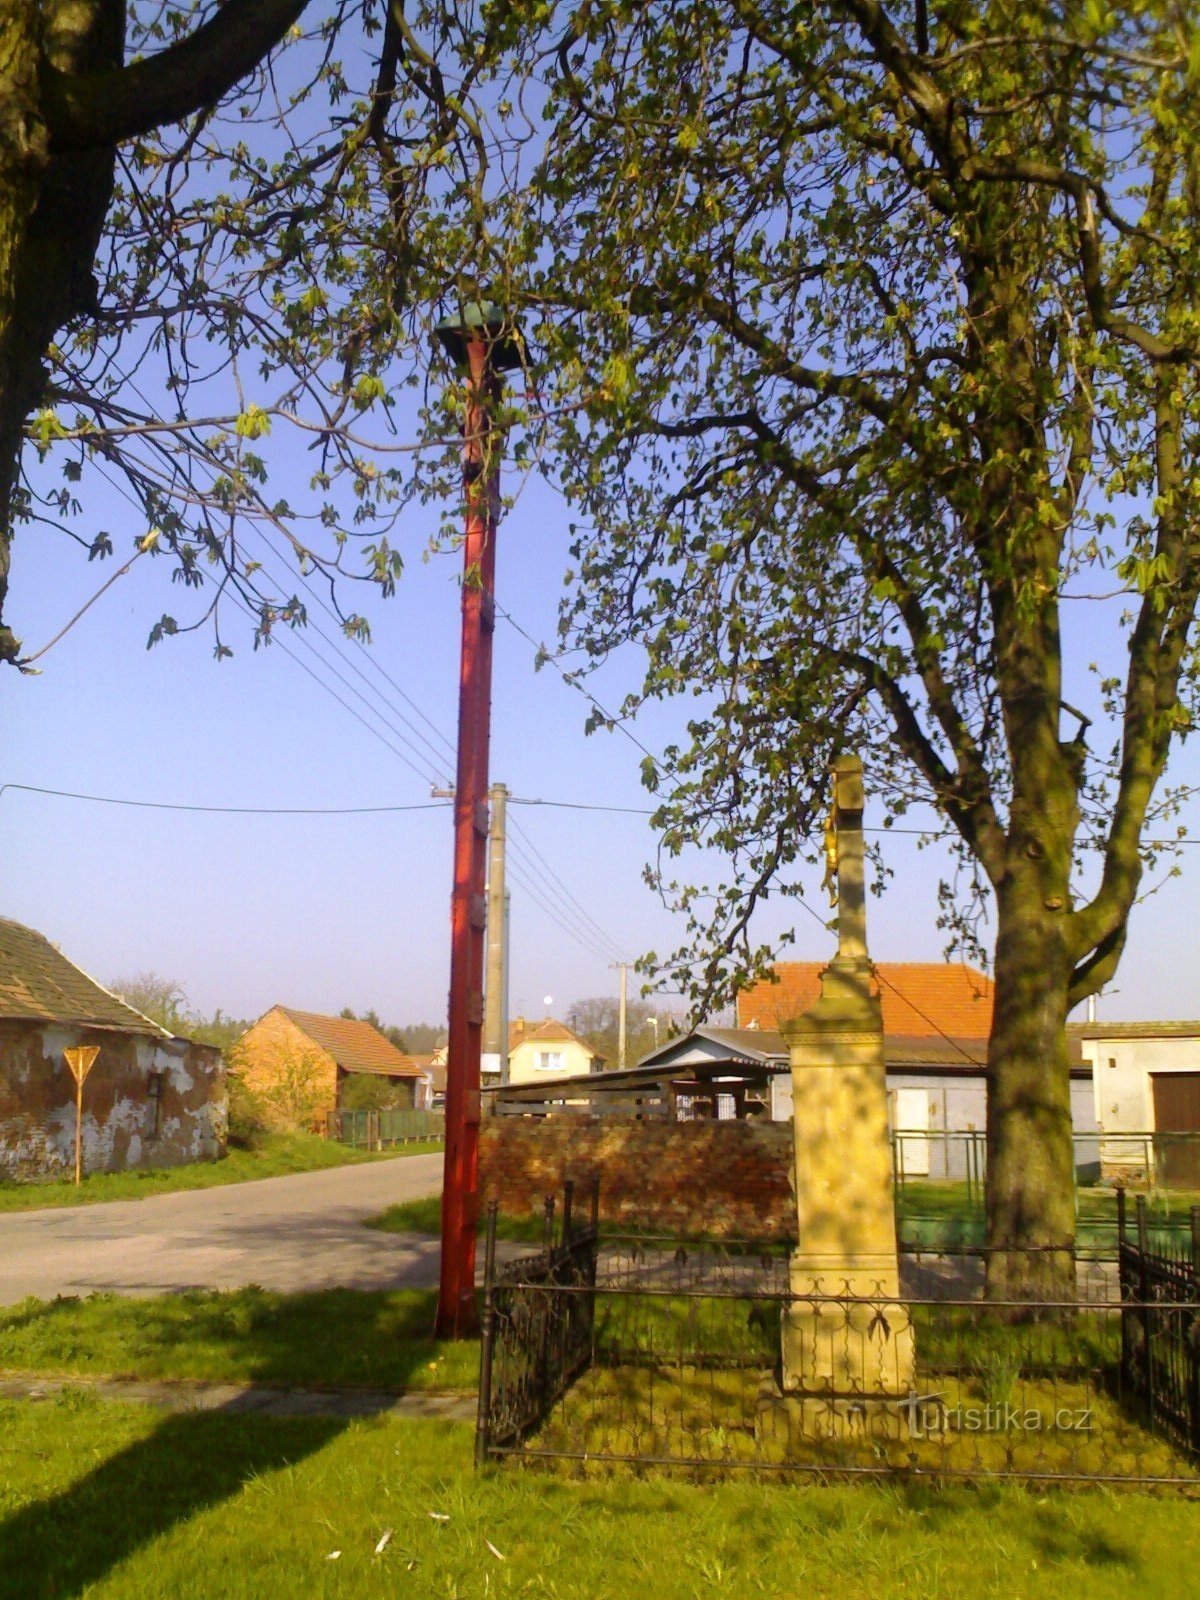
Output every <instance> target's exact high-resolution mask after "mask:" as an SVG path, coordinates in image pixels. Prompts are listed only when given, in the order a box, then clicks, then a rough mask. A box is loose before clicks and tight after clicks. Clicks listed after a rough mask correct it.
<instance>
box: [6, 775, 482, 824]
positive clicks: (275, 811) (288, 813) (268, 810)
mask: <svg viewBox="0 0 1200 1600" xmlns="http://www.w3.org/2000/svg"><path fill="white" fill-rule="evenodd" d="M8 789H17V790H20V791H21V792H22V793H24V794H48V795H53V796H54V797H55V798H56V799H59V800H86V801H90V802H91V803H92V804H93V805H100V806H131V807H134V808H135V809H137V810H139V811H199V812H204V813H207V814H209V815H219V816H235V817H363V816H375V815H380V814H383V813H386V812H394V811H448V810H449V809H450V803H449V802H448V801H446V800H425V801H421V802H419V803H417V804H415V805H395V806H206V805H192V804H184V803H183V802H181V801H175V800H128V799H124V798H121V797H119V796H115V795H108V794H81V793H79V792H78V791H76V790H74V789H47V788H44V787H43V786H42V785H40V784H36V783H0V795H2V794H4V792H5V791H6V790H8Z"/></svg>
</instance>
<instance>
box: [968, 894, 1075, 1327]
mask: <svg viewBox="0 0 1200 1600" xmlns="http://www.w3.org/2000/svg"><path fill="white" fill-rule="evenodd" d="M997 901H998V931H997V940H996V979H995V981H996V992H995V1010H994V1015H993V1021H992V1035H991V1040H990V1042H989V1045H988V1068H987V1089H988V1117H987V1155H988V1170H987V1244H988V1257H987V1295H988V1298H989V1299H990V1300H1041V1301H1045V1300H1070V1299H1073V1298H1074V1294H1075V1254H1074V1251H1075V1152H1074V1143H1073V1139H1072V1123H1071V1085H1070V1072H1069V1058H1068V1055H1067V1036H1066V1020H1067V985H1068V981H1069V978H1070V973H1071V964H1070V961H1069V960H1068V958H1067V955H1066V953H1065V950H1064V940H1063V918H1062V915H1061V911H1060V910H1059V909H1058V908H1054V909H1048V908H1047V906H1046V904H1045V902H1044V900H1043V897H1042V892H1041V885H1040V883H1039V881H1038V872H1037V869H1036V867H1034V866H1032V864H1031V865H1030V866H1029V867H1027V868H1026V869H1025V870H1024V871H1022V872H1018V873H1017V874H1015V875H1014V874H1013V873H1010V874H1009V876H1008V878H1007V879H1006V882H1005V883H1004V885H1003V886H1002V887H1001V889H1000V891H999V893H998V896H997Z"/></svg>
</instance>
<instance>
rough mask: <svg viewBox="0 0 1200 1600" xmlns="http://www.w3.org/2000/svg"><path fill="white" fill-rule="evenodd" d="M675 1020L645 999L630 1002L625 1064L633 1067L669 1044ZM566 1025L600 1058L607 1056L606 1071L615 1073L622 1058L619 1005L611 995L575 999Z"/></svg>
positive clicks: (627, 1010) (626, 1023)
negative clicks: (645, 1056) (662, 1045)
mask: <svg viewBox="0 0 1200 1600" xmlns="http://www.w3.org/2000/svg"><path fill="white" fill-rule="evenodd" d="M675 1020H676V1019H675V1018H673V1017H671V1016H668V1015H667V1014H666V1013H665V1012H659V1011H657V1010H656V1009H655V1007H653V1006H652V1005H651V1004H650V1003H649V1002H648V1001H646V1000H630V1001H628V1002H627V1003H626V1007H625V1063H626V1065H627V1066H630V1067H634V1066H636V1065H637V1063H638V1062H639V1061H640V1060H641V1058H642V1057H643V1056H644V1055H648V1054H649V1052H650V1051H651V1050H654V1049H656V1048H657V1047H658V1045H660V1044H665V1043H666V1042H667V1034H668V1032H669V1030H670V1029H671V1027H672V1026H673V1024H674V1023H675ZM567 1022H568V1024H569V1026H570V1027H571V1028H572V1030H573V1031H574V1032H575V1033H578V1034H579V1035H581V1037H582V1038H584V1039H586V1040H587V1042H588V1044H590V1045H591V1047H592V1049H593V1050H594V1051H595V1052H596V1054H597V1055H600V1056H603V1057H604V1066H605V1070H606V1071H609V1072H611V1071H613V1070H614V1069H615V1068H616V1066H617V1064H618V1061H619V1059H620V1053H621V1052H620V1003H619V1001H617V1000H614V999H613V998H612V996H611V995H599V996H596V997H595V998H593V999H590V1000H576V1001H575V1002H574V1003H573V1004H572V1006H571V1008H570V1010H569V1011H568V1012H567Z"/></svg>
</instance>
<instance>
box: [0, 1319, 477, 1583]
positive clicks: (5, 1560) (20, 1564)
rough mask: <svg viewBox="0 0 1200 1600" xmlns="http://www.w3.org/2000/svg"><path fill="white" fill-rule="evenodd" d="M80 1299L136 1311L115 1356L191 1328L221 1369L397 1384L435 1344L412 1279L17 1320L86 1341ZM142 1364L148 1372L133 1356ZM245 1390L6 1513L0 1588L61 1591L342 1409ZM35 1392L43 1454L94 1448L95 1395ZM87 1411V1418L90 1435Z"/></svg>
mask: <svg viewBox="0 0 1200 1600" xmlns="http://www.w3.org/2000/svg"><path fill="white" fill-rule="evenodd" d="M393 1302H395V1303H393ZM89 1310H90V1311H91V1312H92V1313H93V1314H94V1315H96V1316H97V1317H98V1318H103V1317H104V1316H109V1317H111V1316H113V1315H117V1316H118V1317H120V1316H122V1315H127V1316H128V1317H131V1318H138V1317H140V1319H141V1327H140V1330H139V1327H138V1325H137V1324H136V1323H135V1324H132V1325H131V1326H130V1327H128V1328H125V1329H124V1332H125V1334H126V1336H127V1337H130V1341H131V1346H132V1347H131V1348H130V1349H129V1350H128V1353H127V1358H126V1360H127V1366H132V1367H137V1366H138V1365H139V1348H138V1333H139V1331H140V1332H141V1334H142V1336H143V1339H144V1341H145V1347H146V1348H153V1347H157V1348H162V1347H163V1346H165V1345H167V1344H169V1343H170V1342H171V1341H172V1339H175V1340H177V1341H178V1340H186V1339H188V1338H189V1337H190V1338H192V1339H193V1340H196V1341H197V1342H198V1343H199V1344H200V1345H202V1346H203V1347H204V1349H206V1350H208V1351H216V1352H217V1353H218V1355H220V1353H221V1352H224V1353H225V1354H226V1356H228V1355H231V1354H232V1355H235V1356H236V1370H234V1371H227V1372H225V1373H224V1374H223V1376H224V1377H225V1378H226V1379H227V1380H233V1381H241V1382H249V1383H251V1384H256V1385H270V1384H279V1383H283V1384H286V1385H289V1386H296V1387H301V1386H303V1385H304V1384H305V1383H306V1382H309V1383H311V1384H313V1386H315V1387H320V1386H322V1385H323V1386H324V1387H325V1388H327V1389H328V1388H329V1387H331V1386H333V1385H345V1384H358V1385H367V1384H370V1385H372V1386H374V1388H375V1389H376V1390H384V1389H389V1388H390V1389H404V1388H407V1387H410V1386H411V1385H412V1380H413V1379H414V1378H415V1377H416V1376H417V1375H418V1374H419V1373H420V1374H421V1375H422V1376H424V1375H425V1373H422V1370H421V1369H422V1368H425V1369H426V1371H427V1368H428V1361H427V1358H428V1357H429V1355H430V1353H431V1352H433V1351H436V1350H437V1348H438V1347H437V1346H436V1345H435V1344H434V1343H433V1340H432V1337H431V1334H432V1327H431V1323H432V1296H431V1295H427V1294H424V1293H412V1292H409V1293H407V1294H400V1295H397V1296H387V1295H377V1294H355V1293H354V1292H352V1291H334V1292H332V1293H326V1294H320V1295H308V1296H294V1297H284V1296H277V1295H266V1294H264V1292H263V1291H261V1290H259V1291H255V1290H243V1291H239V1292H237V1293H235V1294H233V1295H226V1296H220V1295H205V1294H197V1295H194V1296H173V1297H170V1299H169V1300H164V1301H160V1302H158V1303H157V1304H153V1305H150V1306H147V1305H146V1304H145V1303H144V1302H142V1303H139V1302H137V1301H119V1300H117V1299H116V1297H105V1298H104V1299H103V1300H102V1301H99V1302H92V1303H89V1302H78V1301H59V1302H55V1303H54V1304H50V1305H46V1304H42V1305H40V1306H36V1307H32V1308H21V1311H20V1312H19V1313H18V1320H20V1321H22V1322H23V1323H25V1325H26V1326H29V1325H31V1324H35V1323H37V1322H41V1323H43V1324H44V1325H45V1324H48V1325H49V1327H50V1328H51V1329H53V1327H54V1325H55V1324H56V1322H57V1323H62V1324H63V1327H62V1330H61V1333H60V1334H59V1335H58V1337H59V1340H60V1341H64V1340H65V1342H66V1343H69V1344H75V1345H78V1344H79V1343H86V1341H87V1333H86V1329H85V1328H82V1327H80V1326H79V1325H78V1318H79V1317H81V1316H86V1315H87V1313H88V1312H89ZM72 1318H75V1319H76V1323H75V1325H74V1326H72V1323H71V1319H72ZM107 1331H108V1334H109V1337H110V1343H111V1344H112V1345H113V1346H114V1347H115V1346H117V1345H119V1344H120V1343H121V1338H120V1334H121V1331H122V1330H121V1328H120V1327H117V1328H110V1329H108V1330H107ZM114 1334H115V1335H116V1337H115V1338H114V1337H113V1335H114ZM48 1343H49V1344H51V1345H52V1344H53V1343H54V1340H53V1339H48ZM442 1348H443V1349H444V1348H445V1347H442ZM455 1348H456V1349H457V1348H458V1347H455ZM462 1349H463V1351H464V1352H467V1355H465V1356H464V1359H467V1358H468V1357H469V1359H470V1361H471V1362H472V1363H475V1362H477V1360H478V1356H477V1352H476V1349H475V1347H474V1346H465V1345H464V1346H463V1347H462ZM219 1364H220V1363H219V1362H218V1365H219ZM140 1375H141V1376H143V1377H145V1376H149V1375H151V1374H148V1373H147V1372H146V1371H145V1369H144V1368H143V1370H142V1372H141V1374H140ZM197 1375H202V1376H210V1375H212V1376H220V1375H221V1374H219V1373H216V1374H197ZM426 1387H428V1384H426ZM64 1400H65V1401H66V1403H64ZM364 1401H366V1408H365V1410H364V1405H363V1402H364ZM254 1403H255V1402H254V1399H253V1397H250V1398H249V1400H248V1399H247V1397H245V1396H241V1397H237V1398H235V1399H233V1400H231V1401H229V1402H228V1403H227V1404H225V1405H223V1406H221V1407H219V1408H215V1409H213V1410H205V1411H184V1412H176V1413H174V1414H170V1415H166V1416H163V1417H162V1418H161V1420H159V1421H158V1422H157V1423H156V1425H155V1426H154V1428H153V1431H152V1432H150V1433H149V1434H148V1435H147V1436H145V1437H143V1438H141V1439H138V1440H136V1441H135V1442H133V1443H131V1444H128V1445H126V1446H125V1447H124V1448H121V1449H117V1450H116V1451H115V1452H114V1453H113V1454H111V1455H108V1456H106V1457H105V1458H104V1459H102V1460H97V1461H95V1464H91V1462H90V1461H89V1462H88V1470H87V1471H86V1472H85V1473H84V1474H83V1475H82V1476H80V1477H78V1478H77V1479H76V1480H75V1481H74V1482H72V1483H70V1484H69V1485H68V1486H67V1487H63V1488H59V1489H56V1490H55V1491H53V1492H51V1493H48V1494H45V1495H44V1496H43V1497H42V1498H40V1499H38V1500H35V1501H33V1502H31V1503H30V1504H27V1505H24V1506H21V1507H20V1508H19V1509H18V1510H16V1511H13V1512H11V1513H10V1514H9V1515H8V1516H7V1517H6V1518H4V1519H3V1520H2V1521H0V1600H9V1597H12V1600H43V1597H45V1600H50V1597H53V1600H68V1597H73V1596H76V1595H80V1594H83V1593H85V1592H88V1591H89V1589H90V1586H91V1585H93V1584H95V1583H97V1582H98V1581H99V1580H100V1579H101V1578H103V1577H104V1575H105V1574H106V1573H108V1572H109V1571H110V1570H111V1569H112V1568H113V1567H115V1566H117V1565H118V1564H119V1563H121V1562H123V1561H125V1560H127V1559H128V1558H129V1557H130V1556H132V1555H134V1554H135V1553H136V1552H137V1551H138V1550H139V1549H140V1548H141V1547H143V1546H144V1545H146V1544H148V1543H150V1542H151V1541H153V1540H155V1539H157V1538H159V1537H160V1536H161V1535H163V1534H164V1533H167V1532H169V1531H170V1530H171V1529H172V1528H175V1527H177V1526H179V1525H180V1524H183V1523H186V1522H188V1521H189V1520H191V1519H192V1518H193V1517H195V1516H196V1515H198V1514H200V1513H202V1512H204V1511H206V1510H208V1509H210V1508H212V1507H214V1506H216V1505H218V1504H220V1503H221V1502H222V1501H225V1500H228V1499H230V1498H231V1497H233V1496H236V1495H237V1494H238V1492H239V1491H240V1490H241V1489H242V1487H243V1486H244V1485H245V1484H246V1483H248V1482H249V1481H250V1480H252V1479H254V1478H256V1477H258V1476H261V1475H263V1474H266V1473H271V1472H274V1471H277V1470H278V1469H280V1468H283V1467H287V1466H290V1465H292V1464H294V1463H296V1462H299V1461H303V1460H304V1459H305V1458H307V1457H309V1456H312V1455H314V1454H316V1453H317V1452H319V1451H321V1450H322V1449H324V1448H325V1446H326V1445H328V1444H329V1443H330V1442H331V1441H332V1440H333V1439H335V1438H336V1437H337V1436H338V1434H340V1433H341V1432H342V1430H343V1429H344V1428H346V1427H347V1426H348V1425H349V1423H350V1420H351V1417H350V1415H349V1414H347V1415H344V1416H331V1417H324V1416H316V1415H305V1414H304V1411H303V1406H304V1404H305V1403H306V1402H305V1401H304V1400H303V1399H301V1400H300V1407H301V1409H300V1411H299V1413H298V1414H297V1415H296V1416H294V1417H286V1418H281V1417H269V1416H263V1415H257V1414H255V1412H254V1411H253V1409H252V1406H253V1404H254ZM389 1403H390V1402H389V1397H388V1396H387V1395H386V1394H382V1393H378V1392H376V1393H371V1394H368V1395H361V1396H359V1397H358V1398H357V1399H356V1400H355V1401H354V1402H353V1403H352V1405H351V1406H350V1407H349V1408H348V1412H349V1411H350V1410H352V1411H353V1413H354V1415H357V1416H361V1415H364V1414H368V1413H369V1412H370V1411H371V1410H372V1409H383V1408H384V1407H386V1405H387V1404H389ZM38 1404H40V1405H41V1406H43V1407H44V1421H43V1417H42V1414H40V1413H39V1417H38V1422H39V1425H40V1426H39V1432H38V1438H39V1441H40V1440H41V1439H45V1440H46V1442H47V1445H48V1446H49V1447H50V1448H49V1449H48V1451H47V1454H48V1455H52V1456H53V1457H54V1458H57V1459H58V1460H62V1459H63V1458H66V1457H69V1456H70V1455H71V1453H72V1452H73V1451H74V1450H75V1449H76V1448H78V1449H79V1453H80V1455H81V1457H83V1458H84V1460H87V1458H88V1457H91V1456H93V1455H94V1453H95V1452H93V1450H92V1449H91V1439H92V1438H94V1437H95V1429H94V1419H95V1416H96V1414H97V1410H98V1409H100V1408H102V1407H103V1406H104V1405H105V1404H106V1402H104V1401H97V1400H92V1399H89V1398H83V1397H77V1395H76V1396H71V1395H68V1396H67V1397H60V1398H59V1400H58V1401H57V1402H55V1401H52V1400H47V1401H43V1402H38ZM93 1408H95V1409H93ZM85 1417H90V1418H91V1419H92V1422H91V1426H92V1429H93V1432H92V1435H91V1437H88V1425H87V1423H86V1422H85V1420H84V1419H85ZM73 1428H75V1429H77V1436H78V1438H79V1439H80V1440H82V1445H77V1444H76V1438H75V1437H73V1434H72V1430H73ZM101 1449H103V1444H101Z"/></svg>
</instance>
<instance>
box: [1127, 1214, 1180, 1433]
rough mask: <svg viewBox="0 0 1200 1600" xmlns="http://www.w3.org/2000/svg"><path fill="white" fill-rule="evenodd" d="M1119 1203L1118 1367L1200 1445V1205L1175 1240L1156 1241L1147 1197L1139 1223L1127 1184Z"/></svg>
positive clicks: (1174, 1429)
mask: <svg viewBox="0 0 1200 1600" xmlns="http://www.w3.org/2000/svg"><path fill="white" fill-rule="evenodd" d="M1117 1201H1118V1250H1119V1254H1118V1270H1119V1274H1120V1287H1121V1299H1122V1301H1124V1302H1125V1303H1126V1307H1127V1309H1126V1313H1125V1315H1124V1316H1123V1318H1122V1324H1121V1371H1122V1375H1123V1377H1124V1379H1125V1381H1126V1382H1127V1383H1128V1384H1129V1385H1130V1386H1131V1387H1132V1389H1133V1390H1134V1391H1135V1392H1136V1393H1137V1394H1139V1395H1140V1396H1141V1398H1142V1401H1143V1403H1144V1404H1145V1406H1146V1408H1147V1410H1148V1411H1149V1413H1150V1415H1151V1416H1152V1417H1155V1418H1157V1419H1159V1420H1160V1422H1161V1423H1162V1424H1163V1426H1164V1427H1165V1428H1166V1429H1167V1430H1168V1431H1169V1432H1170V1434H1171V1435H1172V1437H1173V1438H1175V1439H1177V1440H1178V1441H1179V1442H1180V1443H1183V1444H1186V1445H1188V1446H1189V1447H1190V1448H1191V1449H1192V1450H1195V1451H1200V1320H1198V1319H1197V1316H1196V1314H1195V1306H1196V1303H1197V1301H1198V1300H1200V1206H1193V1207H1192V1210H1191V1214H1190V1217H1189V1228H1188V1235H1187V1238H1186V1239H1185V1240H1182V1241H1180V1242H1178V1243H1175V1242H1174V1241H1168V1242H1167V1243H1166V1244H1163V1243H1157V1244H1155V1243H1154V1242H1153V1241H1152V1238H1151V1233H1150V1221H1149V1213H1148V1207H1147V1204H1146V1197H1145V1195H1138V1196H1137V1199H1136V1202H1135V1208H1134V1225H1133V1229H1132V1230H1131V1229H1130V1227H1129V1212H1128V1206H1127V1204H1126V1200H1125V1191H1124V1190H1123V1189H1122V1190H1120V1191H1119V1192H1118V1195H1117Z"/></svg>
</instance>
